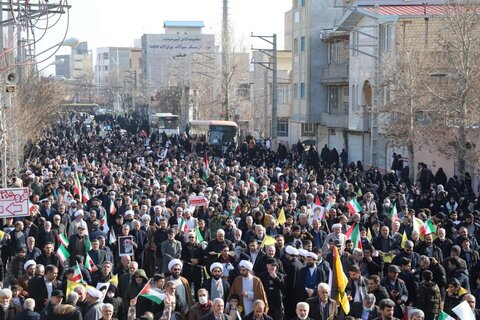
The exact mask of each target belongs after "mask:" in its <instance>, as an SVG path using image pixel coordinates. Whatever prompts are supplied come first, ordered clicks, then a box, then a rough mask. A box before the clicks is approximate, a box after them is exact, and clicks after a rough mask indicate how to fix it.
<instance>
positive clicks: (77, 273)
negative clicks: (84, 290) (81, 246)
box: [72, 262, 83, 283]
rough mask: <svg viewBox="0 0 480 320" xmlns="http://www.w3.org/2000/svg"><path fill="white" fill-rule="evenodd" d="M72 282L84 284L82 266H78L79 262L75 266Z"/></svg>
mask: <svg viewBox="0 0 480 320" xmlns="http://www.w3.org/2000/svg"><path fill="white" fill-rule="evenodd" d="M72 281H73V282H78V283H80V282H83V276H82V271H81V270H80V266H79V265H78V262H77V264H75V265H74V266H73V277H72Z"/></svg>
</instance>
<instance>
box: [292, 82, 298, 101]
mask: <svg viewBox="0 0 480 320" xmlns="http://www.w3.org/2000/svg"><path fill="white" fill-rule="evenodd" d="M293 97H294V98H298V84H297V83H294V84H293Z"/></svg>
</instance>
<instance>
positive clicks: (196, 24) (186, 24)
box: [163, 21, 205, 28]
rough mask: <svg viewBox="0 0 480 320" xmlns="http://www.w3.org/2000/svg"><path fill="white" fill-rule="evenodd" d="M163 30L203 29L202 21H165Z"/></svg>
mask: <svg viewBox="0 0 480 320" xmlns="http://www.w3.org/2000/svg"><path fill="white" fill-rule="evenodd" d="M163 27H164V28H203V27H205V24H204V23H203V21H165V22H164V23H163Z"/></svg>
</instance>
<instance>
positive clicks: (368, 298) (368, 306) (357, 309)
mask: <svg viewBox="0 0 480 320" xmlns="http://www.w3.org/2000/svg"><path fill="white" fill-rule="evenodd" d="M375 301H376V299H375V296H374V295H373V294H371V293H367V294H366V295H365V297H364V298H363V302H354V303H353V305H352V308H351V309H350V313H349V314H348V315H349V316H351V317H354V318H355V319H365V318H364V316H363V315H365V316H366V317H367V319H368V320H372V319H375V318H377V317H378V316H379V315H380V308H379V307H378V306H376V305H375Z"/></svg>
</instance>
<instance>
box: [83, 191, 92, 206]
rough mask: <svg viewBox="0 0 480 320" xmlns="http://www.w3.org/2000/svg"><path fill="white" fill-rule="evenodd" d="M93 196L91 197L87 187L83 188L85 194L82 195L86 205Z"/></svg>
mask: <svg viewBox="0 0 480 320" xmlns="http://www.w3.org/2000/svg"><path fill="white" fill-rule="evenodd" d="M91 198H92V196H91V195H90V192H88V189H87V187H83V193H82V201H83V202H84V203H87V202H88V200H90V199H91Z"/></svg>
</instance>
